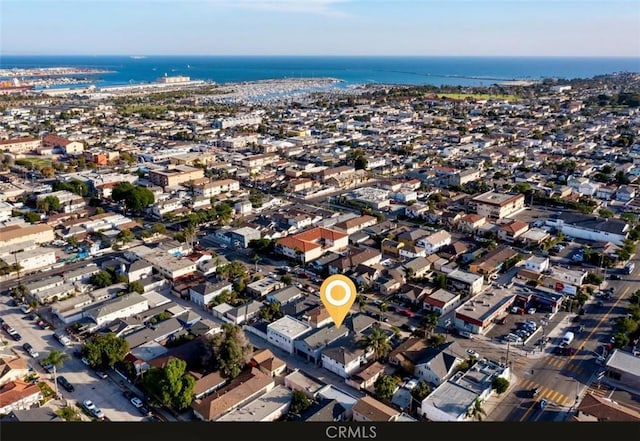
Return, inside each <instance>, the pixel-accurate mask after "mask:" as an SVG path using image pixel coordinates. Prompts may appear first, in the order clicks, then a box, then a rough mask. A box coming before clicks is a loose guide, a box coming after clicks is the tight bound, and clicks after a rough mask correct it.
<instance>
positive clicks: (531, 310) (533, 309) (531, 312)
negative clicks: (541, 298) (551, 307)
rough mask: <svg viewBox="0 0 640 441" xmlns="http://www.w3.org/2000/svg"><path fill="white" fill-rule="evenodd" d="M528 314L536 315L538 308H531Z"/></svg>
mask: <svg viewBox="0 0 640 441" xmlns="http://www.w3.org/2000/svg"><path fill="white" fill-rule="evenodd" d="M527 312H528V313H529V314H535V313H536V308H529V309H527Z"/></svg>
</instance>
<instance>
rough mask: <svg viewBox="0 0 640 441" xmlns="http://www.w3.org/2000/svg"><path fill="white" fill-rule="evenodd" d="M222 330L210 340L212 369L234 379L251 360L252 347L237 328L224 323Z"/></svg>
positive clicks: (242, 332)
mask: <svg viewBox="0 0 640 441" xmlns="http://www.w3.org/2000/svg"><path fill="white" fill-rule="evenodd" d="M222 329H223V332H221V333H219V334H216V335H215V336H214V337H213V338H212V339H211V340H210V346H209V349H210V351H211V357H210V358H211V361H212V362H213V367H214V368H217V369H219V370H220V372H221V373H222V375H224V376H225V377H228V378H235V377H237V376H238V374H240V372H241V371H242V368H243V367H244V366H245V365H246V364H247V363H248V362H249V360H250V359H251V354H252V353H253V346H252V345H251V344H250V343H249V342H248V341H247V337H246V336H245V335H244V331H242V329H241V328H240V327H239V326H237V325H232V324H231V323H226V324H224V325H223V327H222Z"/></svg>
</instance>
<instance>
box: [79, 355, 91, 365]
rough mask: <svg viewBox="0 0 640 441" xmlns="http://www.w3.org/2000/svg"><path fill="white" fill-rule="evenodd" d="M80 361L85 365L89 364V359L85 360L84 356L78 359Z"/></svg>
mask: <svg viewBox="0 0 640 441" xmlns="http://www.w3.org/2000/svg"><path fill="white" fill-rule="evenodd" d="M80 361H82V363H84V364H86V365H87V366H89V360H87V359H86V358H85V357H82V358H81V359H80Z"/></svg>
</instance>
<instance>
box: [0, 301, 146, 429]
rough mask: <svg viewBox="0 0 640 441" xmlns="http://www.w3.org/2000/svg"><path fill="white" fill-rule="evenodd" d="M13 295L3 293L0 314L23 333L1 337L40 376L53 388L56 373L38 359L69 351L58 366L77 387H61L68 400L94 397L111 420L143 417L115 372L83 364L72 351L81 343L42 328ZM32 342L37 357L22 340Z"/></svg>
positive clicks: (82, 399)
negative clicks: (102, 374) (15, 303)
mask: <svg viewBox="0 0 640 441" xmlns="http://www.w3.org/2000/svg"><path fill="white" fill-rule="evenodd" d="M9 301H10V297H8V296H3V297H0V317H1V318H2V320H4V321H5V322H6V323H7V324H8V325H9V326H11V327H13V328H14V329H15V330H16V331H17V332H18V333H19V334H20V335H21V336H22V339H21V340H20V341H15V340H14V339H12V338H10V337H9V336H8V334H7V333H6V332H5V331H1V333H2V335H1V337H0V338H2V340H4V341H6V342H7V344H8V346H9V348H10V349H11V350H13V351H14V352H15V353H17V354H19V355H20V356H21V357H23V358H24V359H25V360H26V361H27V363H28V364H29V366H30V367H31V368H32V369H33V370H34V371H35V372H37V373H38V375H39V377H40V380H41V381H45V382H47V383H48V384H49V386H51V388H52V389H53V388H54V387H53V386H54V385H53V375H51V374H49V373H48V372H47V371H45V370H44V368H43V367H42V366H40V364H39V363H38V360H39V359H42V358H45V357H46V356H47V355H48V354H49V352H50V351H51V350H54V349H55V350H61V351H64V352H65V353H66V354H68V355H69V357H70V358H69V359H68V360H66V361H65V362H64V364H63V365H62V366H61V367H59V368H58V369H57V374H58V376H61V375H62V376H64V377H65V378H66V379H67V380H68V381H69V383H71V384H72V385H73V387H74V391H73V392H68V391H66V390H64V389H63V388H62V387H60V388H59V392H60V393H61V394H62V396H63V398H64V399H66V400H68V401H69V402H77V403H82V402H83V401H84V400H91V401H93V402H94V403H95V405H96V406H97V407H99V408H100V409H101V410H102V411H103V412H104V414H105V416H106V417H107V418H108V419H110V420H112V421H142V420H143V415H142V414H141V413H140V412H139V411H138V409H136V407H135V406H134V405H133V404H131V403H130V402H129V400H127V399H126V397H124V395H123V393H122V389H121V388H120V386H119V384H118V383H117V381H119V380H117V379H115V378H116V377H114V374H112V373H110V376H109V378H107V379H103V378H101V377H99V376H98V375H97V373H96V372H94V371H93V370H92V369H90V368H89V367H88V366H86V365H84V364H83V363H82V362H81V361H80V359H79V358H77V357H74V356H73V352H74V351H76V350H79V349H80V343H78V342H72V343H71V344H70V345H69V346H62V344H60V343H59V342H58V340H56V339H55V337H54V331H53V330H51V329H42V328H41V327H40V326H38V324H37V319H36V320H33V319H31V318H30V316H29V315H28V314H24V313H23V312H22V311H20V308H19V307H17V306H9ZM24 343H29V344H30V345H31V346H32V347H33V351H35V352H37V353H38V358H37V359H36V358H34V357H32V356H30V355H29V354H28V353H27V351H25V350H24V349H23V347H22V346H23V344H24Z"/></svg>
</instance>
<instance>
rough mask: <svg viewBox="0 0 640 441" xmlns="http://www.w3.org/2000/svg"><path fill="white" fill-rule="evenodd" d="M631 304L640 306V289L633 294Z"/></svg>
mask: <svg viewBox="0 0 640 441" xmlns="http://www.w3.org/2000/svg"><path fill="white" fill-rule="evenodd" d="M629 302H631V304H632V305H640V289H639V290H637V291H636V292H634V293H633V294H631V297H629Z"/></svg>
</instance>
